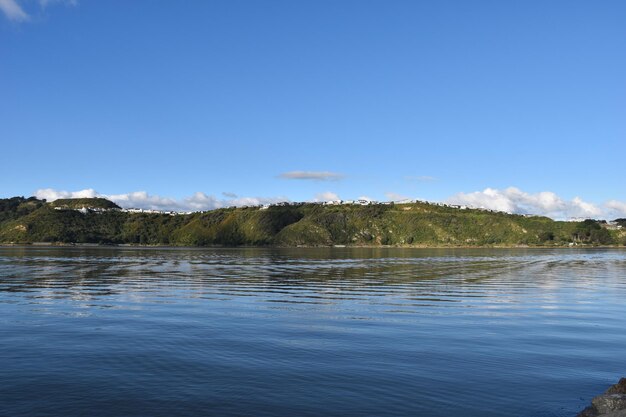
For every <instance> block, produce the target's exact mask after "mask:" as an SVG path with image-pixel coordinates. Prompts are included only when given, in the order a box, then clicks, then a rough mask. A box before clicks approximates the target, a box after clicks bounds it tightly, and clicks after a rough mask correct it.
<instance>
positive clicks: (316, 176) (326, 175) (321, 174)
mask: <svg viewBox="0 0 626 417" xmlns="http://www.w3.org/2000/svg"><path fill="white" fill-rule="evenodd" d="M278 177H279V178H282V179H285V180H313V181H338V180H340V179H342V178H343V175H342V174H338V173H336V172H329V171H289V172H283V173H282V174H280V175H279V176H278Z"/></svg>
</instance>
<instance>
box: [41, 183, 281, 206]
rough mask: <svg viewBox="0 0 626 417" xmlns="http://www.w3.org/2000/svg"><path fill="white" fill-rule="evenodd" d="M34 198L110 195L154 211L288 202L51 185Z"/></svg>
mask: <svg viewBox="0 0 626 417" xmlns="http://www.w3.org/2000/svg"><path fill="white" fill-rule="evenodd" d="M35 197H37V198H45V199H46V200H48V201H54V200H57V199H59V198H94V197H103V198H107V199H109V200H111V201H113V202H115V203H116V204H118V205H119V206H121V207H124V208H131V207H136V208H143V209H152V210H175V211H203V210H213V209H216V208H221V207H230V206H255V205H260V204H271V203H277V202H280V201H289V199H287V198H284V197H237V198H228V199H218V198H216V197H214V196H212V195H207V194H205V193H203V192H196V193H194V194H193V195H191V196H189V197H185V198H182V199H174V198H170V197H162V196H159V195H152V194H148V193H147V192H145V191H135V192H131V193H125V194H108V195H107V194H100V193H98V192H97V191H95V190H93V189H91V188H90V189H85V190H80V191H60V190H55V189H52V188H45V189H40V190H37V191H35Z"/></svg>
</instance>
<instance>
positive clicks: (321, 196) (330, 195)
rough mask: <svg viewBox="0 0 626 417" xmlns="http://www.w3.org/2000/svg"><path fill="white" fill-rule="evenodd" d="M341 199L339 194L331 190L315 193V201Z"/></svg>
mask: <svg viewBox="0 0 626 417" xmlns="http://www.w3.org/2000/svg"><path fill="white" fill-rule="evenodd" d="M336 200H341V199H340V198H339V196H338V195H337V194H335V193H333V192H331V191H326V192H323V193H319V194H315V199H314V200H313V201H318V202H320V201H336Z"/></svg>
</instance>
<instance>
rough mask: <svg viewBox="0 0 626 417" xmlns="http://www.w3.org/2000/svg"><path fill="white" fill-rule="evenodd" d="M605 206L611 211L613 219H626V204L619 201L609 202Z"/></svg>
mask: <svg viewBox="0 0 626 417" xmlns="http://www.w3.org/2000/svg"><path fill="white" fill-rule="evenodd" d="M605 206H606V207H607V208H608V209H609V210H610V213H611V218H614V217H626V203H624V202H622V201H617V200H610V201H607V203H606V204H605Z"/></svg>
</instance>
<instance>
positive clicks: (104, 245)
mask: <svg viewBox="0 0 626 417" xmlns="http://www.w3.org/2000/svg"><path fill="white" fill-rule="evenodd" d="M2 247H77V248H155V249H158V248H163V249H165V248H181V249H263V248H266V249H267V248H272V249H274V248H275V249H320V248H329V249H368V248H369V249H626V246H623V245H582V244H581V245H574V246H569V245H553V246H547V245H522V244H519V245H344V244H338V245H296V246H282V245H238V246H229V245H206V246H186V245H159V244H156V245H144V244H134V243H112V244H107V243H85V242H80V243H79V242H76V243H73V242H72V243H65V242H19V243H11V242H9V243H0V248H2Z"/></svg>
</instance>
